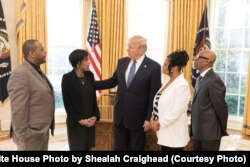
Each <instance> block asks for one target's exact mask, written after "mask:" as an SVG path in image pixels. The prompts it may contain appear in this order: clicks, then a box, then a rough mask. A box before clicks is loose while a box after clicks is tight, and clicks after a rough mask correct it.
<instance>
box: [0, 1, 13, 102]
mask: <svg viewBox="0 0 250 167" xmlns="http://www.w3.org/2000/svg"><path fill="white" fill-rule="evenodd" d="M10 74H11V62H10V49H9V37H8V34H7V29H6V23H5V18H4V13H3V8H2V3H1V1H0V101H1V102H2V103H4V101H5V100H6V99H7V98H8V92H7V83H8V79H9V76H10Z"/></svg>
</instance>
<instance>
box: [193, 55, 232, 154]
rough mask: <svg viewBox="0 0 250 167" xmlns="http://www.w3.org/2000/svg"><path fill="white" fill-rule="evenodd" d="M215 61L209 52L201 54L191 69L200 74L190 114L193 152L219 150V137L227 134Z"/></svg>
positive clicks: (221, 82)
mask: <svg viewBox="0 0 250 167" xmlns="http://www.w3.org/2000/svg"><path fill="white" fill-rule="evenodd" d="M215 60H216V55H215V53H214V52H212V51H210V50H203V51H201V52H200V53H199V55H197V57H196V58H195V59H194V67H195V68H196V69H197V70H199V71H200V76H199V77H198V78H197V80H196V85H195V93H194V98H193V103H192V114H191V126H192V135H193V149H194V150H197V151H198V150H199V151H200V150H204V151H205V150H219V148H220V142H221V137H222V136H225V135H228V134H227V132H226V129H227V120H228V108H227V104H226V102H225V94H226V87H225V85H224V83H223V81H222V80H221V78H220V77H219V76H218V75H217V74H216V73H215V72H214V71H213V69H212V67H213V64H214V62H215Z"/></svg>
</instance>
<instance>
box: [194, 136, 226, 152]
mask: <svg viewBox="0 0 250 167" xmlns="http://www.w3.org/2000/svg"><path fill="white" fill-rule="evenodd" d="M220 142H221V140H212V141H204V140H196V139H193V150H194V151H219V149H220Z"/></svg>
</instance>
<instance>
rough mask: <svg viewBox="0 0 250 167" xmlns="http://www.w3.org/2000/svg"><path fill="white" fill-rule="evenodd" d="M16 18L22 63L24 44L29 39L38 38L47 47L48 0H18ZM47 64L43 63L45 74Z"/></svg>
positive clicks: (21, 60) (19, 56)
mask: <svg viewBox="0 0 250 167" xmlns="http://www.w3.org/2000/svg"><path fill="white" fill-rule="evenodd" d="M16 19H17V20H16V22H17V24H16V33H17V46H18V58H19V64H21V63H22V62H23V54H22V45H23V43H24V42H25V41H26V40H27V39H37V40H39V41H41V42H42V43H43V45H44V47H45V48H46V49H47V25H46V24H47V23H46V0H16ZM46 66H47V64H46V63H45V64H43V65H41V69H42V70H43V71H44V73H45V74H47V69H46Z"/></svg>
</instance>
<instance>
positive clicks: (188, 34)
mask: <svg viewBox="0 0 250 167" xmlns="http://www.w3.org/2000/svg"><path fill="white" fill-rule="evenodd" d="M205 4H206V0H185V1H184V0H170V22H169V35H168V50H167V53H168V54H169V53H171V52H173V51H175V50H176V49H185V50H186V51H187V52H188V54H189V62H188V64H187V66H186V68H185V70H184V75H185V78H186V79H187V80H188V82H189V84H190V85H191V69H192V60H193V48H194V43H195V38H196V33H197V30H198V27H199V24H200V20H201V17H202V13H203V10H204V8H205Z"/></svg>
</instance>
